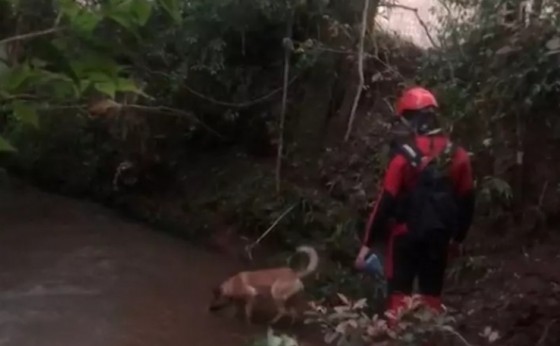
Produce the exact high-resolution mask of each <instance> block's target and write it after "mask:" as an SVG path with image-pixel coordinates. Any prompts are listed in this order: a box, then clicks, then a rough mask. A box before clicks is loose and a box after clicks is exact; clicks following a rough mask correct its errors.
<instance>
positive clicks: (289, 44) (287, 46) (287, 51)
mask: <svg viewBox="0 0 560 346" xmlns="http://www.w3.org/2000/svg"><path fill="white" fill-rule="evenodd" d="M294 17H295V10H293V9H292V13H291V14H290V19H289V20H288V22H287V23H286V37H285V38H284V41H283V42H282V44H283V46H284V87H283V88H282V90H283V91H282V109H281V110H280V120H279V125H278V151H277V153H276V192H277V193H279V192H280V182H281V178H282V175H281V171H282V156H283V152H284V125H285V123H286V111H287V107H288V78H289V77H290V57H291V55H292V50H293V48H294V42H293V41H292V36H293V35H292V30H293V29H292V27H293V25H294Z"/></svg>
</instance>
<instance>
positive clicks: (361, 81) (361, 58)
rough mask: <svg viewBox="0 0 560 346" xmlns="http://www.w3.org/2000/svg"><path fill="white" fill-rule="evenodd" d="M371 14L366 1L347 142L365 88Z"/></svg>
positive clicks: (346, 136) (366, 0)
mask: <svg viewBox="0 0 560 346" xmlns="http://www.w3.org/2000/svg"><path fill="white" fill-rule="evenodd" d="M368 13H369V0H365V1H364V9H363V11H362V30H361V33H360V44H359V46H358V77H359V80H358V90H356V95H355V96H354V103H353V104H352V111H351V112H350V117H349V118H348V125H347V127H346V135H345V136H344V141H345V142H347V141H348V139H350V134H351V133H352V127H353V126H354V119H355V117H356V110H357V109H358V103H359V102H360V96H361V95H362V90H363V88H364V39H365V37H366V28H367V19H368Z"/></svg>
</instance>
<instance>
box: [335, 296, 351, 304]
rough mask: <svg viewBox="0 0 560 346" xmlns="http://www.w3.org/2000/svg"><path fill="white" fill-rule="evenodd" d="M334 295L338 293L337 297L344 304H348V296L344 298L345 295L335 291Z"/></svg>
mask: <svg viewBox="0 0 560 346" xmlns="http://www.w3.org/2000/svg"><path fill="white" fill-rule="evenodd" d="M336 295H338V298H339V299H340V300H341V301H342V302H343V303H344V304H346V305H350V301H349V300H348V298H346V296H345V295H343V294H342V293H337V294H336Z"/></svg>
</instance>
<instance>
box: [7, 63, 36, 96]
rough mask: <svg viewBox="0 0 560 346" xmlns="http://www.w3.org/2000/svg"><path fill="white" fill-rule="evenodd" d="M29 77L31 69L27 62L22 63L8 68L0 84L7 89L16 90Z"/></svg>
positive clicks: (31, 74)
mask: <svg viewBox="0 0 560 346" xmlns="http://www.w3.org/2000/svg"><path fill="white" fill-rule="evenodd" d="M31 77H33V71H32V70H31V69H30V68H29V66H28V65H27V64H22V65H18V66H16V67H13V68H11V69H9V70H8V71H7V73H6V76H4V77H3V78H2V80H0V84H2V85H3V86H4V88H5V89H6V90H7V91H10V92H17V91H18V90H19V89H20V88H21V87H22V85H23V84H24V83H25V82H26V81H28V80H29V79H30V78H31Z"/></svg>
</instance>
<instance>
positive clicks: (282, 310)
mask: <svg viewBox="0 0 560 346" xmlns="http://www.w3.org/2000/svg"><path fill="white" fill-rule="evenodd" d="M274 303H275V304H276V308H277V309H278V312H277V313H276V316H274V318H273V319H272V320H271V321H270V324H275V323H277V322H278V321H280V319H281V318H282V317H284V316H285V315H286V314H287V313H288V311H287V310H286V305H285V304H286V303H285V302H284V300H283V299H282V300H281V299H278V300H276V299H275V300H274Z"/></svg>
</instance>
